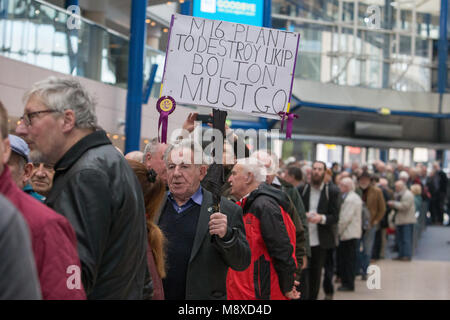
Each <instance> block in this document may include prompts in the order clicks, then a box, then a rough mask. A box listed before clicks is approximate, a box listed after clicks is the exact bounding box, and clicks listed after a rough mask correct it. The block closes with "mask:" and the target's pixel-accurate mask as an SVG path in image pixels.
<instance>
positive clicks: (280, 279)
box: [227, 158, 300, 300]
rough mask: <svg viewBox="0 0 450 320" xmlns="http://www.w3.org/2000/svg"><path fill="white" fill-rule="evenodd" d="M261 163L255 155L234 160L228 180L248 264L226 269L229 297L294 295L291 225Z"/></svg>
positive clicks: (265, 297)
mask: <svg viewBox="0 0 450 320" xmlns="http://www.w3.org/2000/svg"><path fill="white" fill-rule="evenodd" d="M265 172H266V170H265V167H264V165H263V164H262V163H261V162H260V161H259V160H257V159H256V158H247V159H240V160H238V162H237V164H236V165H235V166H234V167H233V170H232V171H231V176H230V178H229V179H228V181H229V182H230V184H231V193H232V194H233V195H234V196H235V197H236V198H238V199H241V200H240V201H239V202H238V204H239V205H240V206H241V207H242V209H243V212H244V221H245V224H244V225H245V231H246V235H247V240H248V243H249V245H250V249H251V264H250V267H249V268H247V269H246V270H245V271H243V272H235V271H230V272H229V275H228V277H227V291H228V295H229V299H231V300H255V299H257V300H269V299H271V300H272V299H274V300H287V299H298V298H299V297H300V295H299V293H298V292H297V290H296V288H295V286H294V285H295V278H294V276H295V270H296V259H295V254H294V250H295V226H294V224H293V222H292V220H291V218H290V217H289V215H288V214H287V213H286V211H285V208H286V205H284V206H283V205H280V203H279V199H278V190H277V189H275V188H273V187H271V186H269V185H267V184H266V183H264V181H265V180H266V173H265Z"/></svg>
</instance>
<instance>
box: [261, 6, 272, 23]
mask: <svg viewBox="0 0 450 320" xmlns="http://www.w3.org/2000/svg"><path fill="white" fill-rule="evenodd" d="M263 26H264V27H266V28H272V0H264V16H263Z"/></svg>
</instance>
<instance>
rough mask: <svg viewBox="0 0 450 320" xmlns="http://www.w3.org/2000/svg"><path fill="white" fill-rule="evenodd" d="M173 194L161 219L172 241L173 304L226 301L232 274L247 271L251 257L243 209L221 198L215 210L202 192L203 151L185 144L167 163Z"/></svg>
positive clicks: (169, 286)
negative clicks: (229, 274) (218, 208)
mask: <svg viewBox="0 0 450 320" xmlns="http://www.w3.org/2000/svg"><path fill="white" fill-rule="evenodd" d="M164 159H165V161H166V166H167V178H168V179H167V182H168V187H169V192H168V194H167V199H166V201H165V202H164V205H163V207H162V210H161V213H160V215H159V216H158V217H157V218H156V219H157V222H158V224H159V227H160V228H161V230H162V231H163V233H164V235H165V236H166V237H167V240H168V245H167V259H166V263H167V277H166V278H165V279H164V280H163V286H164V295H165V297H166V299H168V300H185V299H189V300H193V299H226V298H227V290H226V277H227V272H228V268H232V269H233V270H237V271H243V270H245V269H246V268H247V267H248V266H249V265H250V259H251V253H250V247H249V245H248V242H247V239H246V236H245V228H244V223H243V217H242V209H241V208H240V207H239V206H237V205H236V204H234V203H233V202H231V201H229V200H227V199H225V198H223V197H222V199H221V202H220V212H214V210H212V204H213V201H212V194H211V193H210V192H209V191H207V190H205V189H203V188H202V187H201V186H200V182H201V181H202V179H203V178H204V177H205V175H206V171H207V166H206V165H205V164H204V162H203V152H202V150H201V147H200V146H198V147H197V146H196V145H195V144H194V143H192V142H191V141H187V142H186V141H184V142H181V143H179V144H177V145H174V146H170V147H169V148H168V149H167V150H166V153H165V157H164Z"/></svg>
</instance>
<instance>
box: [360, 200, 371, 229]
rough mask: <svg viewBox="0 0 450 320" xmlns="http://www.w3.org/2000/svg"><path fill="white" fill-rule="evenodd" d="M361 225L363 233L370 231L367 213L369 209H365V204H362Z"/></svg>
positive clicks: (368, 213)
mask: <svg viewBox="0 0 450 320" xmlns="http://www.w3.org/2000/svg"><path fill="white" fill-rule="evenodd" d="M361 225H362V229H363V231H366V230H368V229H370V211H369V208H367V206H366V204H365V203H363V206H362V210H361Z"/></svg>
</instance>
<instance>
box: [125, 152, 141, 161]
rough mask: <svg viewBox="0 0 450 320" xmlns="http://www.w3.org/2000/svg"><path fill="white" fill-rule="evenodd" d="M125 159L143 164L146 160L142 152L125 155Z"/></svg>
mask: <svg viewBox="0 0 450 320" xmlns="http://www.w3.org/2000/svg"><path fill="white" fill-rule="evenodd" d="M125 159H127V160H134V161H137V162H140V163H142V162H143V160H144V153H143V152H141V151H131V152H128V153H127V154H126V155H125Z"/></svg>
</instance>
